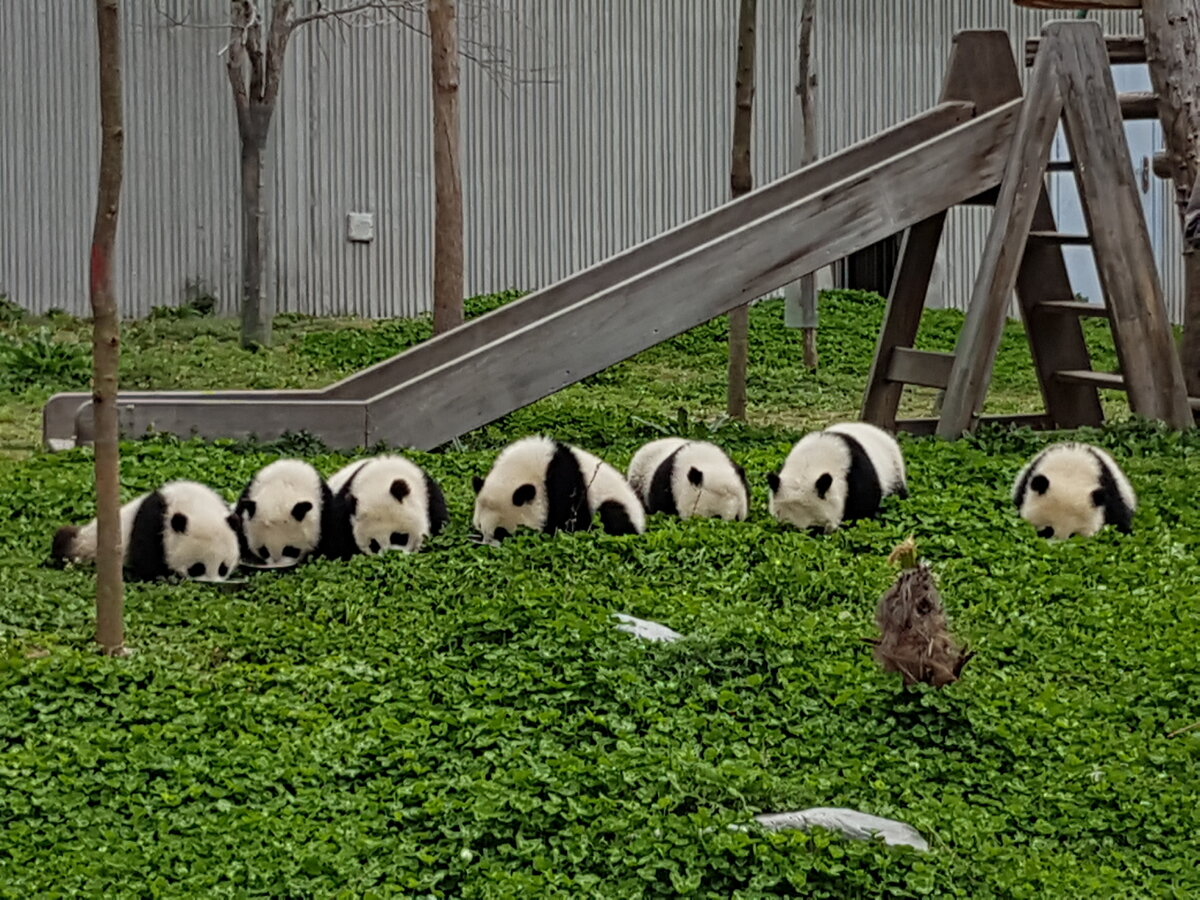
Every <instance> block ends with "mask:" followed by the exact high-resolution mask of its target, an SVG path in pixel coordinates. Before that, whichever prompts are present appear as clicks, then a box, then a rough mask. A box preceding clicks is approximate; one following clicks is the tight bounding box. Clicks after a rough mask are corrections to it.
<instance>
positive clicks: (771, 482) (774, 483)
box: [767, 472, 779, 494]
mask: <svg viewBox="0 0 1200 900" xmlns="http://www.w3.org/2000/svg"><path fill="white" fill-rule="evenodd" d="M767 487H769V488H770V489H771V493H772V494H778V493H779V476H778V475H776V474H775V473H774V472H770V473H768V474H767Z"/></svg>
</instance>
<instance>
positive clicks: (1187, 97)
mask: <svg viewBox="0 0 1200 900" xmlns="http://www.w3.org/2000/svg"><path fill="white" fill-rule="evenodd" d="M1142 24H1143V27H1144V28H1145V35H1146V62H1147V63H1148V66H1149V69H1150V81H1151V83H1152V84H1153V85H1154V92H1155V94H1157V95H1158V117H1159V119H1160V120H1161V121H1162V126H1163V135H1164V138H1165V140H1166V145H1167V162H1168V166H1169V171H1170V175H1171V178H1172V179H1173V180H1174V182H1175V200H1176V203H1177V204H1178V208H1179V213H1180V220H1181V225H1182V228H1183V231H1184V243H1185V247H1186V248H1187V249H1186V250H1185V251H1184V260H1183V270H1184V302H1183V345H1182V347H1181V348H1180V358H1181V362H1182V365H1183V372H1184V377H1185V378H1186V380H1187V386H1188V393H1190V394H1192V395H1193V396H1200V254H1197V253H1194V252H1192V248H1193V247H1195V246H1200V179H1198V178H1197V175H1198V174H1200V3H1197V2H1196V0H1145V2H1144V4H1143V9H1142Z"/></svg>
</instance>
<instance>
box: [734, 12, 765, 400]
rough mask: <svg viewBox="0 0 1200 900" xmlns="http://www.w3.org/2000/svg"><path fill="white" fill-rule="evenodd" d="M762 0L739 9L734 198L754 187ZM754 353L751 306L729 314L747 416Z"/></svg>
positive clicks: (737, 394) (737, 382)
mask: <svg viewBox="0 0 1200 900" xmlns="http://www.w3.org/2000/svg"><path fill="white" fill-rule="evenodd" d="M757 17H758V0H741V3H740V6H739V9H738V44H737V80H736V85H735V92H734V100H735V105H734V112H733V153H732V157H733V158H732V161H731V163H730V167H729V187H730V193H731V195H732V197H733V199H735V200H736V199H737V198H738V197H741V196H742V195H743V194H748V193H749V192H750V190H751V189H752V188H753V187H754V175H753V172H752V171H751V168H750V133H751V129H752V127H753V125H754V51H755V41H756V36H755V20H756V19H757ZM749 357H750V307H749V305H746V306H739V307H738V308H737V309H735V310H734V311H733V312H731V313H730V314H729V396H728V410H729V415H730V416H731V417H732V418H734V419H745V418H746V369H747V366H748V363H749Z"/></svg>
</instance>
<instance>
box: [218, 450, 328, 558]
mask: <svg viewBox="0 0 1200 900" xmlns="http://www.w3.org/2000/svg"><path fill="white" fill-rule="evenodd" d="M235 511H236V512H237V514H238V515H239V516H240V517H241V520H242V537H243V540H242V559H243V560H244V561H245V562H246V563H248V564H250V565H255V566H264V567H268V568H286V567H289V566H294V565H296V564H298V563H300V562H301V561H303V560H304V559H306V558H308V557H309V556H323V555H326V553H327V551H328V544H329V542H330V540H331V539H332V536H333V534H334V532H335V528H336V525H335V523H336V513H335V510H334V503H333V494H332V493H331V491H330V490H329V485H328V484H326V483H325V479H324V478H322V477H321V473H320V472H318V471H317V470H316V469H315V468H314V467H313V466H312V465H310V464H309V463H307V462H304V461H303V460H300V459H279V460H276V461H275V462H273V463H271V464H270V465H267V466H264V467H263V468H262V469H259V471H258V472H257V473H256V474H255V476H254V478H252V479H251V480H250V483H249V484H248V485H246V489H245V490H244V491H243V492H242V496H241V498H240V499H239V500H238V502H237V506H236V507H235Z"/></svg>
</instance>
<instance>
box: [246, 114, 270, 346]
mask: <svg viewBox="0 0 1200 900" xmlns="http://www.w3.org/2000/svg"><path fill="white" fill-rule="evenodd" d="M265 138H266V135H265V134H263V135H261V136H260V135H255V134H250V135H245V136H243V138H242V346H243V347H245V348H247V349H251V348H254V347H258V346H261V347H269V346H271V336H272V331H273V328H272V326H273V324H274V320H275V302H274V298H273V297H269V296H268V295H267V294H266V292H265V291H264V290H263V268H264V265H265V263H266V259H265V255H266V248H267V227H266V226H267V219H266V215H265V212H264V210H263V196H262V187H263V154H264V152H265V150H266V140H265Z"/></svg>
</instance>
